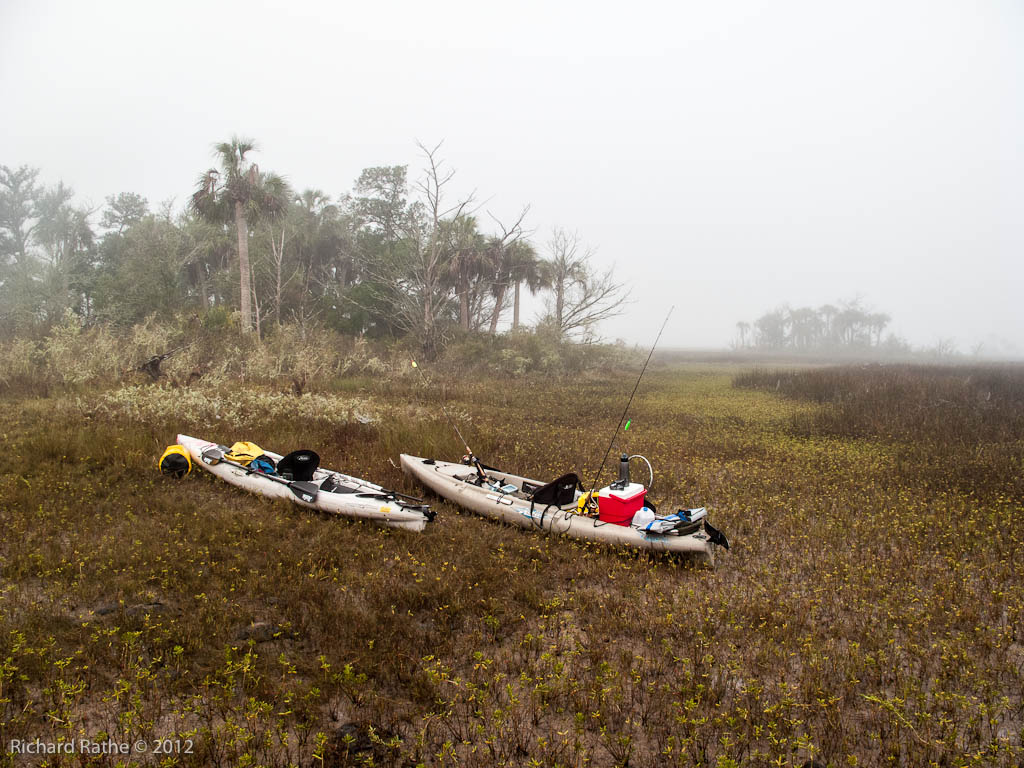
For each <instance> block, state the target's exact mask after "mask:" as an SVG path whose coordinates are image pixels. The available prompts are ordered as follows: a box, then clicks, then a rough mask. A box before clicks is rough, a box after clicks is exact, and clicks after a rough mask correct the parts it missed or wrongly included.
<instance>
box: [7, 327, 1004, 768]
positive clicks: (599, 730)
mask: <svg viewBox="0 0 1024 768" xmlns="http://www.w3.org/2000/svg"><path fill="white" fill-rule="evenodd" d="M66 344H67V345H68V347H67V348H68V349H73V350H76V354H75V355H73V357H74V359H76V360H79V361H87V360H88V355H87V354H86V352H85V350H86V349H87V348H89V349H95V350H97V354H104V353H103V352H102V349H103V348H102V345H101V344H99V341H98V340H97V339H91V340H90V341H89V342H88V343H83V342H82V340H81V339H77V340H76V339H69V340H67V341H66ZM76 345H81V346H76ZM117 348H118V349H121V350H125V349H128V348H129V347H128V345H127V343H124V344H121V345H120V346H118V347H117ZM316 348H317V349H318V350H320V352H322V353H324V354H325V355H327V353H326V352H324V350H325V346H324V345H323V344H322V343H321V344H318V345H317V347H316ZM296 349H297V350H298V351H296V352H295V353H294V355H295V356H294V357H293V358H292V359H291V362H288V361H285V362H281V361H280V359H279V358H277V357H273V360H274V361H276V363H277V364H278V365H279V367H277V368H275V367H274V366H272V365H269V363H268V364H267V367H263V368H261V367H258V366H257V365H256V363H251V362H250V367H249V368H247V369H245V371H246V375H243V376H239V375H238V374H239V372H238V371H233V372H232V373H231V377H227V376H223V377H222V376H221V374H220V373H218V371H219V370H220V369H218V368H215V367H212V366H211V367H208V368H203V367H202V366H203V362H202V360H201V359H200V358H201V357H202V355H201V353H200V352H199V351H196V350H191V351H188V352H187V353H184V354H183V357H182V358H181V359H180V360H179V361H178V362H177V363H174V358H172V359H169V360H168V361H167V368H166V372H165V375H164V377H162V378H161V379H160V380H158V381H156V382H153V381H150V377H147V376H145V375H144V374H141V373H137V372H136V373H124V374H117V375H112V376H111V375H104V376H93V377H91V378H90V377H88V376H85V375H84V374H83V376H82V377H81V378H79V379H77V380H62V379H61V378H60V377H57V376H54V377H51V378H46V376H45V375H44V371H45V370H48V369H46V368H45V366H43V364H42V363H41V362H40V358H38V357H37V358H36V362H37V365H36V367H26V368H25V369H24V370H22V371H21V372H20V373H15V372H12V371H11V370H10V369H9V368H8V369H7V370H6V371H5V374H6V378H5V381H4V383H3V387H4V400H5V403H4V408H3V409H0V433H2V434H3V436H4V440H3V442H4V451H3V452H2V453H0V498H2V499H3V503H2V517H3V519H2V524H3V529H4V532H5V533H4V536H3V539H2V544H0V557H2V559H0V563H2V566H0V567H2V571H0V574H2V584H0V661H2V663H0V707H2V717H0V740H2V741H3V742H4V743H5V745H6V744H8V743H9V742H10V741H11V740H12V739H29V740H31V739H35V738H39V739H42V740H44V741H46V740H56V739H70V738H81V737H89V738H102V737H104V736H109V737H111V738H114V739H116V740H118V741H129V742H131V741H134V740H135V739H138V738H146V739H155V738H180V739H190V740H192V741H193V742H194V745H195V746H194V752H193V754H191V755H180V756H179V757H178V758H177V762H178V764H182V765H197V766H198V765H220V766H240V765H268V766H278V765H280V766H283V765H303V766H306V765H370V764H373V765H402V766H404V765H415V764H424V765H479V766H491V765H517V766H518V765H548V766H584V765H594V766H612V765H619V766H625V765H630V766H654V765H659V766H660V765H680V766H693V765H708V766H718V767H719V768H724V767H725V766H732V765H743V766H747V765H750V766H768V765H792V766H799V765H802V764H803V763H804V762H805V761H807V760H809V759H817V760H819V761H821V762H822V763H823V764H825V765H831V766H848V765H905V766H920V765H950V766H967V765H971V766H993V765H996V766H1013V765H1017V764H1019V763H1020V761H1021V759H1022V757H1024V747H1022V718H1024V703H1022V665H1024V645H1022V643H1024V641H1022V636H1021V626H1022V625H1024V616H1022V610H1024V577H1022V575H1021V569H1020V565H1019V564H1020V562H1021V561H1022V560H1024V536H1022V532H1021V527H1020V525H1019V517H1020V511H1021V505H1022V488H1021V485H1020V477H1021V472H1020V461H1021V447H1022V439H1024V435H1022V432H1021V428H1022V427H1021V417H1020V414H1021V407H1020V401H1021V397H1022V393H1024V374H1022V372H1021V371H1020V370H1019V369H1011V368H1004V369H984V370H970V371H969V370H962V369H929V368H900V369H889V368H850V369H831V370H826V371H819V370H813V369H806V370H803V371H799V372H794V371H785V370H784V371H774V370H773V371H755V372H753V373H751V372H749V371H748V370H747V371H745V370H743V369H741V368H737V367H727V366H722V365H719V366H702V365H697V364H691V365H687V366H680V365H672V366H656V367H655V368H654V369H652V370H651V371H649V372H648V377H647V378H645V379H644V383H643V386H642V388H641V392H640V394H639V395H638V397H637V399H636V401H635V404H634V407H633V412H632V414H631V415H632V420H633V426H632V428H631V429H630V431H629V432H628V433H625V434H624V436H623V438H622V440H621V442H622V447H623V448H625V449H626V450H629V451H630V452H642V453H644V454H645V455H646V456H648V457H649V458H650V459H651V460H652V462H653V464H654V466H655V468H656V472H657V475H656V479H655V483H654V487H653V489H652V493H653V497H654V498H655V499H656V500H657V501H658V502H659V506H660V507H661V508H662V509H665V508H670V507H671V506H673V505H676V506H683V505H704V506H707V507H708V508H709V510H710V511H711V512H712V513H713V514H714V516H715V520H716V523H718V524H719V527H721V528H723V529H724V530H726V531H727V532H728V533H729V535H730V538H731V540H732V542H733V548H732V550H731V552H729V553H722V554H721V556H720V558H719V564H718V567H717V568H716V569H715V570H706V569H704V570H702V569H695V568H692V567H690V566H689V565H688V564H687V563H685V562H684V561H680V560H676V559H671V558H664V557H652V556H648V555H644V554H637V553H632V552H621V551H614V550H608V549H604V548H601V547H597V546H589V545H586V544H583V543H580V542H573V541H566V540H561V539H553V538H546V537H543V536H539V535H536V534H531V533H527V532H522V531H519V530H513V529H509V528H504V527H501V526H499V525H495V524H493V523H491V522H488V521H485V520H480V519H476V518H474V517H471V516H468V515H463V514H460V513H459V511H458V510H457V509H456V508H454V507H452V506H449V505H447V504H445V503H441V502H440V501H437V500H435V502H436V507H437V508H438V510H439V515H438V519H437V521H436V522H435V523H434V524H433V525H432V526H431V527H430V528H428V530H427V531H426V532H425V533H423V534H415V533H406V532H401V531H389V530H383V529H377V528H374V527H371V526H369V525H365V524H360V523H354V522H345V521H340V520H336V519H329V518H321V517H316V516H312V515H309V514H307V513H306V512H304V511H302V510H300V509H299V508H296V507H293V506H290V505H281V504H274V503H269V502H264V501H261V500H260V499H258V498H255V497H252V496H249V495H246V494H244V493H242V492H240V491H237V490H235V489H232V488H230V487H228V486H226V485H224V484H222V483H218V482H217V481H216V480H214V479H213V478H211V477H210V476H208V475H206V474H204V473H202V472H195V473H193V474H192V475H191V476H188V477H187V478H185V479H184V480H182V481H180V482H179V481H173V480H170V479H168V478H164V477H162V476H160V475H159V474H158V473H157V472H156V468H155V460H156V458H157V457H158V456H159V455H160V453H161V451H162V450H163V448H164V446H165V445H166V444H168V443H169V442H171V441H173V437H174V435H175V434H176V433H177V432H178V431H184V432H189V433H192V434H197V435H201V436H208V437H210V438H212V439H217V440H222V441H230V440H233V439H250V440H254V441H256V442H257V443H260V444H265V445H266V446H267V447H271V448H276V449H290V448H294V447H300V446H310V447H315V448H316V449H317V450H318V451H319V452H320V453H321V455H322V457H323V461H324V464H325V465H328V466H335V467H344V468H346V469H347V470H349V471H351V472H353V473H354V474H357V475H362V476H366V477H371V478H374V479H375V480H377V481H379V482H382V483H385V484H388V485H392V486H395V487H398V488H400V489H404V490H406V491H413V492H415V491H416V490H417V489H415V488H414V487H412V486H410V485H409V484H408V483H407V481H405V479H404V478H403V477H402V475H401V473H400V472H399V470H398V469H397V468H396V467H395V466H394V465H393V464H392V463H390V462H389V461H388V459H389V458H392V459H393V458H395V457H396V456H397V454H398V453H399V452H400V451H406V452H413V453H418V454H420V455H435V456H439V457H451V456H458V455H460V452H461V449H462V446H461V445H459V444H458V442H457V440H456V438H455V437H454V435H453V434H451V430H450V429H449V427H448V425H447V424H446V423H445V421H444V420H443V417H442V416H441V414H439V413H438V412H437V408H436V404H437V402H438V401H444V402H445V403H446V405H447V408H448V410H449V412H450V413H452V414H453V415H454V416H455V417H456V418H458V419H459V421H460V424H461V425H462V429H463V431H464V433H465V434H466V436H467V438H468V439H470V440H471V442H472V443H473V447H474V449H475V450H476V451H477V453H479V454H480V455H481V456H482V457H484V458H485V460H487V461H489V462H491V463H499V464H500V465H502V466H508V467H514V468H516V469H518V470H521V471H523V472H524V473H526V474H528V475H532V476H538V477H548V476H551V477H554V476H555V475H556V474H559V473H561V472H562V471H564V470H567V469H576V470H578V471H580V472H582V473H583V474H584V475H588V473H592V472H593V471H594V470H595V468H596V466H597V464H598V463H599V461H600V456H601V454H602V453H603V451H604V449H605V447H606V445H607V439H608V430H609V429H610V428H611V427H612V426H614V420H615V418H617V413H618V409H620V408H621V404H622V402H623V398H624V396H625V395H626V394H628V391H627V390H628V388H629V386H628V385H627V384H625V383H624V382H625V381H626V380H627V379H629V380H632V376H633V375H635V371H633V370H632V369H631V368H630V365H631V363H630V361H629V359H628V357H622V358H620V359H618V362H616V363H615V364H614V365H608V366H601V367H600V368H599V370H597V371H595V370H594V369H588V370H582V369H581V370H576V371H573V370H565V369H562V370H559V371H558V375H551V374H545V373H544V372H533V373H529V372H526V373H523V374H522V375H521V376H518V377H512V378H509V377H508V376H507V375H499V373H498V372H496V371H495V370H493V369H488V367H487V366H483V367H481V368H478V369H477V371H476V372H475V373H474V375H473V376H463V377H458V378H456V377H446V376H444V375H442V374H441V373H440V372H439V371H437V370H433V371H432V373H431V375H430V377H429V378H428V379H426V380H424V379H423V378H421V377H418V376H417V377H413V376H412V375H410V373H408V372H405V371H404V369H403V368H402V367H401V366H400V365H399V359H398V358H399V357H400V356H396V359H395V360H394V361H392V360H389V359H387V358H386V355H376V354H371V353H369V352H368V351H366V350H363V351H359V350H357V349H347V350H343V349H333V351H332V352H331V353H330V355H328V356H329V357H331V359H333V360H334V362H335V365H334V367H333V368H328V369H322V370H321V369H317V375H316V376H310V377H309V378H308V380H307V381H306V384H305V386H304V387H302V388H297V387H296V386H295V382H294V377H295V375H296V371H295V370H293V368H294V367H295V366H299V367H301V366H302V365H313V364H314V363H315V360H314V361H313V363H311V362H310V360H307V359H306V358H303V357H302V354H303V353H302V351H301V350H302V349H303V348H302V347H301V345H298V346H297V347H296ZM40 350H41V348H39V349H37V350H36V353H37V355H38V354H43V352H44V351H45V350H43V351H40ZM9 351H10V350H8V352H9ZM520 353H521V354H520ZM125 354H127V353H125ZM308 354H310V355H312V354H313V352H312V351H310V352H309V353H308ZM517 354H519V356H520V357H521V358H522V359H523V360H531V359H532V358H530V357H529V351H528V350H524V349H519V350H518V351H517ZM189 355H194V356H196V357H195V359H191V358H189V357H188V356H189ZM505 357H506V358H508V357H509V356H508V355H505ZM239 359H241V358H239ZM268 359H270V357H269V356H268ZM371 359H372V360H374V361H375V362H372V363H371V362H369V361H370V360H371ZM497 359H498V360H499V361H500V360H501V354H498V355H497ZM346 360H347V361H348V363H347V364H346V365H342V364H341V363H339V361H346ZM296 361H305V362H296ZM360 361H361V362H360ZM172 363H173V364H172ZM357 363H358V365H357ZM562 364H565V361H564V360H563V361H562ZM175 365H177V366H180V371H179V370H178V368H176V367H175ZM523 365H524V367H529V366H526V365H525V363H524V364H523ZM197 366H198V367H199V368H200V370H202V371H204V373H203V375H202V376H200V377H199V378H191V380H190V377H189V376H188V375H187V373H188V372H189V371H190V370H192V369H194V368H196V367H197ZM289 366H292V367H289ZM73 370H77V369H76V368H74V366H71V367H65V371H73ZM300 391H301V394H300V393H299V392H300ZM39 392H43V393H44V396H39ZM1014 462H1016V463H1014ZM121 759H122V760H123V759H125V758H121ZM4 760H5V761H7V762H13V761H14V758H13V757H11V756H9V755H8V756H7V757H5V758H4ZM61 760H63V761H64V764H69V765H70V764H79V762H81V759H80V757H75V758H71V757H66V756H65V757H57V758H53V763H54V764H59V763H61ZM103 760H106V761H107V762H108V763H109V764H113V760H114V759H113V758H102V759H99V760H98V763H97V764H104V763H103ZM129 762H130V763H131V764H147V763H152V764H155V763H156V758H155V757H153V756H152V755H149V756H142V755H133V756H131V758H130V759H129Z"/></svg>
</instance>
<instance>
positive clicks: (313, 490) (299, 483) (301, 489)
mask: <svg viewBox="0 0 1024 768" xmlns="http://www.w3.org/2000/svg"><path fill="white" fill-rule="evenodd" d="M285 482H287V481H285ZM288 490H290V491H291V492H292V493H294V494H295V496H296V497H297V498H298V499H300V500H301V501H304V502H306V503H307V504H312V503H313V502H314V501H316V496H317V494H318V493H319V492H320V489H319V488H317V487H316V485H314V484H313V483H307V482H306V481H305V480H296V481H295V482H292V483H288Z"/></svg>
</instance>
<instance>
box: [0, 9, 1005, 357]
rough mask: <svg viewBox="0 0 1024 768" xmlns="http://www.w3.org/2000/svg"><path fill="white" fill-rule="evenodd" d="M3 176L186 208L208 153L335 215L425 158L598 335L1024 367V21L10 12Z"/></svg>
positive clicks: (586, 13) (597, 12)
mask: <svg viewBox="0 0 1024 768" xmlns="http://www.w3.org/2000/svg"><path fill="white" fill-rule="evenodd" d="M0 30H2V31H0V85H2V92H3V95H4V103H5V116H6V120H5V121H3V123H0V163H4V164H6V165H9V166H18V165H22V164H28V165H31V166H37V167H39V168H40V169H41V171H42V173H41V178H42V179H43V180H44V181H45V182H47V183H54V182H56V181H57V180H58V179H62V180H63V181H64V182H65V183H67V184H68V185H69V186H71V187H73V188H74V189H75V191H76V193H77V196H76V200H77V201H80V202H88V203H90V204H91V205H93V206H100V205H102V204H103V202H104V198H105V197H106V196H107V195H113V194H117V193H119V192H137V193H139V194H142V195H144V196H145V197H146V198H147V199H148V200H149V203H150V205H151V207H152V208H156V207H157V206H158V205H159V204H160V203H161V201H164V200H168V199H173V200H174V201H175V206H176V208H178V209H180V208H181V206H182V205H183V203H184V201H185V200H186V198H187V196H188V195H189V194H190V193H191V191H192V188H193V185H194V183H195V180H196V178H197V177H198V175H199V174H200V173H201V172H202V171H203V170H205V169H206V168H208V167H210V165H211V164H212V157H211V147H212V144H213V143H215V142H217V141H224V140H227V139H229V138H230V137H231V136H232V135H233V134H239V135H243V136H249V137H252V138H254V139H255V140H256V141H257V142H258V144H259V146H260V150H261V151H260V152H259V153H258V155H257V160H258V162H259V164H260V166H261V168H263V169H266V170H274V171H276V172H279V173H281V174H283V175H284V176H286V177H287V178H288V180H289V181H290V182H291V184H292V185H293V186H294V187H295V188H296V190H301V189H303V188H306V187H317V188H320V189H323V190H324V191H325V192H327V193H329V194H331V195H332V196H334V197H337V196H338V195H340V194H342V193H344V192H346V191H349V190H350V189H351V186H352V184H353V182H354V181H355V179H356V177H357V176H358V174H359V172H360V170H362V169H363V168H365V167H370V166H379V165H409V167H410V168H409V170H410V177H411V178H413V179H414V178H416V177H417V176H418V174H419V170H420V169H421V167H422V162H421V160H422V157H421V154H420V152H419V150H418V149H417V147H416V141H417V140H419V141H422V142H423V143H424V144H427V145H431V146H432V145H434V144H436V143H438V142H440V141H442V140H443V142H444V144H443V146H442V148H441V151H440V155H441V156H442V157H443V158H444V159H445V161H446V163H447V164H448V165H450V166H451V167H452V168H454V169H456V170H457V172H458V174H457V176H456V178H455V182H454V184H453V193H452V194H453V195H455V196H458V195H462V194H468V193H469V192H471V191H473V190H476V192H477V198H478V200H479V202H480V203H481V207H480V212H481V220H482V222H483V223H484V224H485V226H486V224H487V223H488V222H489V217H488V215H487V214H488V213H491V214H493V215H494V216H497V217H499V218H501V219H505V220H507V219H511V218H514V217H515V215H516V214H517V213H518V211H519V210H520V209H521V208H522V207H524V206H526V205H529V206H530V214H529V216H528V218H527V221H526V225H527V227H528V228H529V229H531V230H533V231H534V236H533V240H534V242H535V243H536V244H537V246H538V248H539V250H540V251H541V253H542V254H543V253H544V246H545V243H546V241H547V239H548V238H549V237H550V233H551V230H552V228H554V227H561V228H563V229H566V230H569V231H574V232H577V233H578V234H579V237H580V239H581V241H582V242H583V243H585V244H587V245H589V246H590V247H592V248H593V249H594V251H595V262H596V263H597V264H598V265H599V266H610V265H612V264H615V265H616V270H617V274H618V276H619V277H620V278H621V279H623V280H625V281H626V282H628V283H629V284H630V286H631V288H632V299H633V303H631V304H630V305H629V306H628V307H627V308H626V311H625V313H624V314H623V316H621V317H619V318H616V319H614V320H612V321H609V322H607V323H605V324H604V325H603V326H602V331H603V335H604V336H606V337H608V338H611V339H614V338H623V339H625V340H626V341H628V342H632V343H639V344H649V343H650V342H651V341H652V340H653V338H654V335H655V334H656V333H657V329H658V327H659V326H660V324H661V321H662V319H663V318H664V315H665V312H666V311H667V310H668V307H669V305H672V304H674V305H675V306H676V310H675V312H674V313H673V317H672V320H671V322H670V324H669V327H668V328H667V329H666V332H665V336H664V338H663V341H662V343H663V345H664V346H666V347H673V348H694V347H724V346H727V345H728V344H729V343H730V341H731V340H732V339H733V338H734V336H735V330H736V323H737V321H741V320H742V321H747V322H750V321H753V320H754V319H755V318H756V317H757V316H758V315H760V314H762V313H764V312H766V311H769V310H771V309H774V308H775V307H777V306H779V305H782V304H784V303H786V304H789V305H790V306H793V307H798V306H814V307H817V306H819V305H821V304H825V303H837V302H839V301H842V300H849V299H853V298H855V297H860V298H861V299H862V301H863V303H864V304H865V305H866V306H868V307H870V308H873V309H875V310H877V311H884V312H887V313H889V314H890V315H891V316H892V324H891V325H890V327H889V329H888V330H889V331H892V332H894V333H896V334H898V335H900V336H902V337H904V338H905V339H906V340H907V341H909V342H910V343H911V344H913V345H915V346H920V347H926V346H931V345H934V344H935V343H937V342H938V341H939V340H949V341H952V342H953V343H955V344H956V346H957V347H958V348H959V349H960V350H961V351H964V352H970V351H971V350H972V349H974V348H976V347H977V346H978V345H979V344H980V345H982V347H981V348H982V352H983V354H990V355H998V356H1021V355H1022V354H1024V313H1022V312H1021V311H1020V310H1019V308H1018V307H1017V301H1018V298H1017V297H1018V295H1019V294H1020V293H1021V289H1024V267H1022V259H1021V254H1022V253H1024V226H1022V224H1021V220H1022V218H1024V217H1022V216H1021V214H1020V211H1019V208H1020V207H1021V203H1022V201H1024V195H1022V191H1024V189H1022V187H1024V182H1022V179H1024V153H1022V151H1021V149H1020V146H1019V143H1020V141H1019V136H1020V135H1022V133H1024V94H1022V92H1021V89H1020V87H1019V80H1020V76H1021V75H1022V74H1024V45H1022V43H1024V7H1022V6H1021V5H1019V4H1017V3H1011V2H985V3H980V4H974V5H952V4H943V5H940V4H935V3H928V2H923V0H915V1H914V2H907V3H902V4H898V5H896V4H889V3H881V2H861V3H856V4H843V5H836V4H828V5H822V4H817V3H812V2H783V3H776V4H771V5H762V4H759V3H755V2H738V3H734V4H730V5H728V6H724V5H723V6H703V5H700V6H698V5H686V6H683V7H680V8H672V9H667V8H663V7H661V6H660V5H659V4H656V3H641V4H639V5H634V6H631V7H630V9H629V13H628V14H625V13H624V12H623V10H622V8H621V7H615V6H611V5H606V4H583V3H571V4H561V5H558V6H557V7H550V6H548V5H546V4H541V3H525V4H517V5H516V6H514V7H513V6H509V7H508V9H507V11H506V12H500V11H499V10H496V9H493V8H490V7H487V6H481V5H478V4H472V3H465V2H459V3H442V4H440V5H438V4H434V5H431V6H429V7H426V6H422V5H418V4H412V3H390V4H379V5H375V6H373V7H345V8H343V7H341V6H337V5H334V4H329V3H302V4H298V5H296V6H293V5H291V4H283V3H280V4H278V3H267V4H263V5H259V6H253V5H243V4H239V3H234V2H232V3H219V4H216V5H214V6H212V7H207V6H205V5H202V4H199V3H190V2H186V3H181V4H176V5H175V6H174V9H173V12H172V13H170V14H168V13H167V12H166V11H165V10H164V9H163V8H159V7H155V6H149V5H143V4H131V3H124V2H109V3H104V4H102V5H101V6H94V5H89V4H74V3H68V2H41V3H34V4H31V5H28V4H25V5H16V4H13V3H7V4H4V5H3V6H0Z"/></svg>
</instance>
